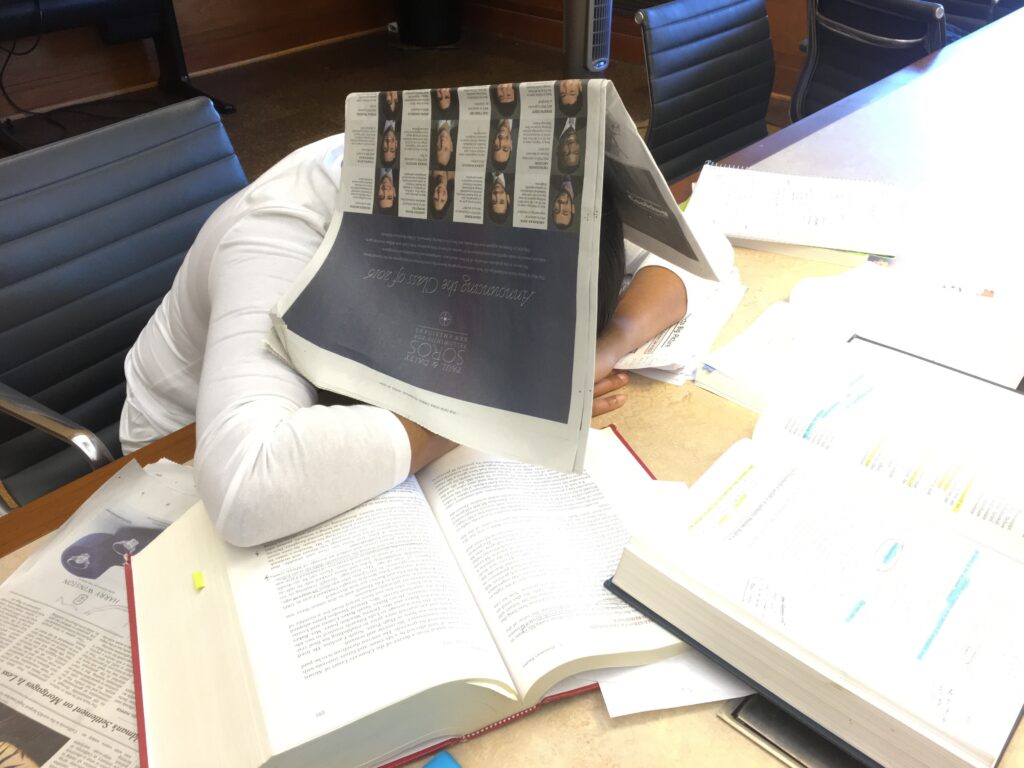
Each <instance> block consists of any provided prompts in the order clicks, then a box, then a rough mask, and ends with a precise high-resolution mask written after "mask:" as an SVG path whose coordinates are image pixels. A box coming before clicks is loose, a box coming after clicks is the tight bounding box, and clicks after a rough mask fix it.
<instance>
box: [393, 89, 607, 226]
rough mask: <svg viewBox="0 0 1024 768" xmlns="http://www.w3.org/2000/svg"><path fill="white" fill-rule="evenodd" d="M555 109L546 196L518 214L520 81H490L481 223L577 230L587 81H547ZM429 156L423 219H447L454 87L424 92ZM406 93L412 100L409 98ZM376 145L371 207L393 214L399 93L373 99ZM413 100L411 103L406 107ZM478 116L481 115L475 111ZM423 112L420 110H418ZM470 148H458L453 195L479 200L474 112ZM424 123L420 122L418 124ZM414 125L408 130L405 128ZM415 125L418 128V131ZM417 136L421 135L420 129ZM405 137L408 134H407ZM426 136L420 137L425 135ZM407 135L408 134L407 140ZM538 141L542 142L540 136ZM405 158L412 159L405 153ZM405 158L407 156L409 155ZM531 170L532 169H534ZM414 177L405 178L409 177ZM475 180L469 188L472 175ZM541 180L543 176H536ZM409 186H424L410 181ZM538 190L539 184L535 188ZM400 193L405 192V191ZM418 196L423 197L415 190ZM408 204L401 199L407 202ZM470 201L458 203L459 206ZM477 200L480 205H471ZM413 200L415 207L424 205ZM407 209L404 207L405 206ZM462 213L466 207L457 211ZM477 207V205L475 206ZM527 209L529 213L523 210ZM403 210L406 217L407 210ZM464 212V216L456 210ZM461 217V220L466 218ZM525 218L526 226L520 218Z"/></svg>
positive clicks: (418, 167) (454, 139) (455, 133)
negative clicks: (458, 182) (459, 178)
mask: <svg viewBox="0 0 1024 768" xmlns="http://www.w3.org/2000/svg"><path fill="white" fill-rule="evenodd" d="M552 88H553V97H554V114H553V119H552V123H551V125H552V133H551V136H550V145H551V146H550V181H549V189H548V195H547V202H546V206H547V210H546V211H544V210H542V209H541V205H540V203H541V201H540V199H539V198H538V197H537V196H534V197H533V198H532V203H531V205H530V206H529V208H524V209H523V211H520V216H519V218H518V219H517V218H516V216H515V210H516V209H515V206H516V156H517V150H518V149H519V144H520V128H521V122H522V118H523V114H522V109H523V105H522V103H521V99H520V85H519V84H518V83H499V84H497V85H492V86H489V88H488V95H489V108H490V117H489V121H488V126H487V131H488V133H487V144H486V160H485V163H484V167H483V170H484V173H483V179H482V182H483V183H482V187H483V189H482V195H483V201H482V202H483V218H482V220H483V222H484V223H485V224H489V225H494V226H511V225H513V223H517V224H518V225H519V226H531V227H533V228H536V227H538V226H541V227H546V228H548V229H556V230H564V231H569V232H578V231H579V217H578V216H577V210H578V209H579V206H578V204H577V200H578V199H579V195H580V193H581V191H582V185H583V179H584V171H583V169H584V164H585V155H586V132H587V106H586V101H587V94H586V81H581V80H558V81H555V82H554V83H553V84H552ZM429 94H430V128H429V134H430V135H429V161H428V163H427V175H428V178H427V192H426V197H427V199H426V200H425V201H424V202H425V207H426V214H427V218H429V219H435V220H439V221H452V219H453V210H455V196H456V194H457V192H456V175H457V174H458V172H459V168H458V165H459V150H460V147H459V114H460V113H459V89H457V88H434V89H431V90H430V92H429ZM410 98H411V97H410ZM378 99H379V101H378V110H377V114H378V118H377V147H376V162H375V170H376V172H375V179H374V183H375V187H374V200H373V212H374V213H377V214H384V215H397V214H398V211H399V190H400V188H401V185H400V184H399V175H400V173H401V166H402V114H403V112H402V106H403V105H402V101H403V93H402V92H401V91H383V92H381V93H380V94H379V96H378ZM411 103H412V102H410V104H411ZM477 114H479V113H477ZM424 116H425V115H424ZM473 119H474V124H473V126H472V128H473V130H472V131H471V134H472V135H473V136H479V138H478V139H476V138H474V139H473V140H472V141H470V139H467V141H470V143H472V144H473V145H474V146H469V145H467V147H465V148H463V154H465V153H466V152H469V153H470V155H468V156H466V157H463V158H462V160H463V166H464V169H463V172H464V173H466V174H470V175H468V176H466V178H465V179H463V180H462V181H463V182H466V184H465V185H464V187H463V189H462V191H460V192H458V194H459V195H463V196H464V195H465V194H466V190H467V189H469V188H472V189H473V192H472V199H475V200H479V198H478V197H477V195H479V194H481V192H480V191H478V190H480V186H479V185H480V170H481V166H480V162H481V160H482V159H483V157H482V154H483V151H484V147H483V145H482V141H483V135H481V134H480V133H479V131H478V130H477V126H478V125H479V124H478V123H476V120H477V119H478V118H477V117H474V118H473ZM421 125H422V124H421ZM410 130H412V129H410ZM417 130H423V129H422V128H419V129H417ZM421 135H422V134H421ZM410 136H411V134H410ZM424 138H426V137H425V136H424ZM411 140H412V139H410V141H411ZM530 141H531V144H530V150H531V151H532V152H535V151H536V150H537V149H541V151H544V149H543V143H540V144H538V143H537V137H536V134H534V137H533V138H531V140H530ZM542 141H543V140H542ZM410 157H411V156H410ZM407 159H408V158H407ZM422 169H423V165H422V164H420V163H416V164H414V167H411V168H409V169H407V170H409V171H410V173H412V172H415V174H416V176H419V175H420V174H421V173H422V172H423V171H422ZM535 170H536V168H534V171H535ZM534 176H535V174H531V179H532V180H531V185H532V186H533V187H534V189H535V192H534V195H536V192H537V191H539V190H536V181H537V179H535V178H534ZM413 178H414V176H409V178H408V179H407V180H406V181H407V182H411V181H412V180H413ZM471 179H475V180H476V181H474V182H473V183H472V186H469V184H470V180H471ZM541 183H542V184H545V182H544V181H541ZM411 188H412V189H417V190H418V189H422V187H420V186H419V182H416V183H415V184H414V185H413V186H412V187H411ZM541 188H543V187H541ZM404 194H411V193H410V191H409V190H406V191H405V193H404ZM417 194H421V193H418V192H417ZM408 202H409V201H407V203H408ZM467 202H469V200H468V199H463V200H462V205H463V206H465V204H466V203H467ZM477 204H479V203H477ZM421 205H422V203H417V205H416V206H414V208H412V209H410V210H414V209H418V210H420V211H422V210H423V208H421V207H420V206H421ZM405 209H406V206H403V211H404V210H405ZM462 210H463V211H465V208H464V207H463V209H462ZM479 210H480V209H479V208H477V211H479ZM528 211H529V213H528ZM405 215H408V214H405ZM461 215H462V216H463V217H464V216H465V213H463V214H461ZM460 220H465V219H464V218H462V219H460ZM528 220H530V221H531V223H530V224H525V223H523V222H525V221H528Z"/></svg>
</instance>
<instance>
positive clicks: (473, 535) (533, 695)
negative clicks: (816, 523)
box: [420, 429, 682, 703]
mask: <svg viewBox="0 0 1024 768" xmlns="http://www.w3.org/2000/svg"><path fill="white" fill-rule="evenodd" d="M420 480H421V483H422V485H423V490H424V493H425V495H426V496H427V498H428V499H429V500H430V504H431V506H432V507H433V509H434V511H435V513H436V515H437V517H438V520H439V522H440V524H441V527H442V529H443V530H444V534H445V536H446V538H447V540H448V542H449V544H450V546H451V547H452V550H453V551H454V553H455V557H456V559H457V561H458V562H459V564H460V567H461V569H462V571H463V573H465V574H466V578H467V580H468V581H469V583H470V586H471V588H472V589H473V591H474V594H475V596H476V600H477V603H478V604H479V605H480V609H481V612H482V613H483V615H484V617H485V618H486V620H487V622H488V624H489V625H490V627H491V631H492V633H493V635H494V637H495V640H496V642H497V644H498V647H499V648H500V649H501V652H502V655H503V657H504V659H505V661H506V664H507V665H508V667H509V669H510V670H511V672H512V675H513V678H514V679H515V681H516V685H517V687H518V688H519V690H520V691H523V692H524V693H526V700H527V702H528V703H534V702H535V701H536V700H537V699H539V698H540V696H542V695H543V694H544V693H545V692H546V691H547V689H548V688H549V687H551V685H553V684H554V683H555V682H556V681H557V680H559V679H561V678H562V677H567V676H569V675H571V674H575V673H576V672H580V671H582V670H586V669H594V668H598V667H604V666H627V665H630V664H639V663H644V662H648V661H653V660H654V659H656V658H660V657H664V656H667V655H669V654H670V653H673V652H677V651H678V650H679V649H680V648H681V647H682V646H681V644H680V643H679V641H678V640H676V639H675V638H674V637H673V636H671V635H670V634H669V633H667V632H666V631H665V630H663V629H661V628H660V627H658V626H656V625H654V624H653V623H652V622H650V621H648V620H647V619H645V618H643V617H642V616H640V615H639V614H638V613H636V612H635V611H634V610H633V609H632V608H630V607H629V606H627V605H626V604H624V603H623V602H621V601H620V600H618V599H617V598H616V597H615V596H614V595H612V594H610V593H609V592H607V591H606V590H605V589H604V588H603V587H602V584H603V583H604V581H605V579H607V578H608V577H609V576H610V575H611V573H612V571H614V569H615V564H616V563H617V562H618V558H619V555H620V554H621V553H622V547H623V545H624V544H625V543H626V540H627V539H628V538H629V529H628V527H627V526H628V524H629V518H630V517H631V515H629V514H628V513H627V512H626V510H630V509H638V510H643V509H645V508H646V507H648V506H649V505H650V504H654V503H655V502H654V501H653V500H651V499H650V498H649V497H648V493H653V491H651V487H652V486H654V485H655V484H656V483H655V481H653V480H652V479H651V478H650V476H649V475H648V474H647V472H646V470H645V469H644V468H643V466H642V465H641V464H640V463H639V462H638V461H637V460H636V458H634V457H633V455H632V454H631V453H630V452H629V450H628V449H627V448H626V447H625V446H624V445H623V443H622V442H621V441H620V440H619V438H618V437H617V436H616V435H615V434H614V433H613V432H612V430H610V429H606V430H592V431H591V436H590V438H589V441H588V449H587V468H586V471H585V473H583V474H577V475H570V474H563V473H560V472H555V471H552V470H547V469H544V468H542V467H536V466H530V465H526V464H520V463H517V462H511V461H506V460H502V459H499V458H497V457H494V456H487V455H484V454H480V453H477V452H473V451H469V450H468V449H459V451H458V452H453V453H451V454H449V455H448V456H445V457H443V458H441V459H439V460H438V461H436V462H434V463H433V464H432V465H430V467H428V468H427V469H426V470H424V471H422V472H420ZM661 498H662V499H663V497H661ZM660 503H662V504H663V503H664V502H663V501H661V502H660ZM639 514H640V513H639V512H638V513H637V515H636V516H639Z"/></svg>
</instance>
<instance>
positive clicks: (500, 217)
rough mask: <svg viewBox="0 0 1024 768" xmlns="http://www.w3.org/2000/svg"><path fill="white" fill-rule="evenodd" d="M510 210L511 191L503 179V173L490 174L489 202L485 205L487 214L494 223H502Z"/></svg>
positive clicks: (506, 218)
mask: <svg viewBox="0 0 1024 768" xmlns="http://www.w3.org/2000/svg"><path fill="white" fill-rule="evenodd" d="M511 210H512V192H511V190H509V184H508V182H507V181H506V179H505V174H504V173H500V172H499V173H492V174H491V194H490V202H489V204H488V205H487V214H488V216H489V217H490V219H491V221H493V222H494V223H495V224H504V223H505V222H507V221H508V216H509V212H510V211H511Z"/></svg>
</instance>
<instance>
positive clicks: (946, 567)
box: [631, 440, 1024, 765]
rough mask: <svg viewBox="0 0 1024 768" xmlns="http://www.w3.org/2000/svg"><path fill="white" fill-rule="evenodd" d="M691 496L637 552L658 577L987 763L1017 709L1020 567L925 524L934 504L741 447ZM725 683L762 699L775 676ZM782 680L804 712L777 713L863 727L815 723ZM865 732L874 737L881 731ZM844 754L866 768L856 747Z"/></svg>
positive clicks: (813, 705) (821, 704)
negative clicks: (686, 583)
mask: <svg viewBox="0 0 1024 768" xmlns="http://www.w3.org/2000/svg"><path fill="white" fill-rule="evenodd" d="M691 490H692V493H691V497H690V501H691V503H690V504H689V505H688V506H687V509H686V513H685V514H684V515H683V516H682V517H683V518H684V519H683V520H681V521H680V523H679V525H678V530H679V531H685V535H682V536H679V537H676V536H673V535H670V534H671V533H672V532H671V531H670V530H666V531H664V532H663V536H662V537H661V538H660V539H649V540H647V541H646V543H645V546H647V547H650V548H653V549H654V550H656V551H659V552H662V553H663V556H664V559H665V561H666V562H671V563H673V565H672V566H671V567H672V569H673V572H676V573H678V572H679V571H680V570H684V571H685V573H686V578H687V579H690V580H692V581H693V582H695V583H699V584H700V585H701V589H702V590H704V593H705V594H708V595H710V594H713V595H715V597H714V602H715V605H716V606H718V605H721V606H725V605H726V604H729V605H731V606H733V608H734V609H735V610H736V611H739V613H733V615H737V616H740V617H741V620H742V621H743V622H744V623H745V624H747V625H748V626H751V627H754V628H755V630H756V632H757V633H758V634H759V635H761V636H762V637H763V638H764V642H765V643H766V644H768V643H772V644H776V645H778V646H779V647H781V648H782V649H783V650H786V651H788V652H789V653H792V654H793V655H794V656H795V657H796V659H797V660H798V661H800V662H801V663H802V664H804V665H807V666H808V667H810V668H813V669H815V670H817V671H818V672H823V673H824V674H825V675H826V676H827V677H829V678H831V679H832V680H833V681H834V688H833V690H835V691H837V692H838V691H839V690H840V689H844V688H845V689H849V690H852V691H854V692H855V694H856V695H857V696H858V697H859V698H860V699H862V700H864V701H865V702H867V703H868V705H870V706H872V707H874V708H877V709H879V710H881V711H882V712H884V713H888V714H890V715H892V716H893V717H895V718H897V719H898V720H899V721H901V722H904V723H909V724H911V726H912V727H913V728H914V729H916V730H918V731H921V732H924V733H925V734H927V735H928V737H929V738H932V739H934V740H936V741H938V742H939V743H941V744H943V745H944V747H945V748H947V749H949V750H951V751H953V752H954V753H960V754H963V753H969V754H971V755H973V756H974V759H975V760H977V761H978V762H977V764H984V765H989V764H991V762H992V761H994V757H995V756H996V755H998V754H999V751H1000V749H1001V747H1002V745H1003V744H1004V743H1005V741H1006V738H1007V736H1008V734H1009V733H1010V732H1011V731H1012V728H1013V725H1014V722H1015V720H1016V718H1017V715H1018V714H1019V712H1020V711H1021V705H1022V704H1024V693H1022V691H1024V655H1022V654H1021V651H1020V644H1019V643H1017V642H1016V638H1017V636H1018V635H1019V631H1020V616H1021V615H1024V593H1022V592H1021V591H1020V590H1016V589H1007V588H1006V585H1008V584H1017V583H1019V582H1020V579H1021V576H1022V575H1024V574H1022V567H1021V564H1020V563H1019V562H1016V561H1014V560H1012V559H1010V558H1007V557H1004V556H1003V555H1000V554H999V553H997V552H994V551H992V550H990V549H988V548H987V547H985V546H984V545H983V544H980V543H978V542H977V541H975V540H972V539H970V538H967V537H964V536H961V535H959V534H957V533H956V532H954V531H953V530H951V529H949V528H947V527H945V526H943V525H942V524H935V523H936V520H937V519H938V520H941V518H940V517H938V515H937V510H936V508H937V507H939V506H940V504H939V502H937V501H936V500H935V499H931V498H927V497H924V496H921V495H919V494H916V493H914V492H913V491H911V490H910V489H908V488H906V487H904V486H900V485H895V484H891V483H888V482H886V481H885V480H884V479H882V478H881V477H879V476H877V475H872V474H871V473H868V472H865V471H863V470H860V469H857V468H856V467H854V468H844V467H839V466H836V465H834V464H832V463H828V462H820V461H819V462H799V463H794V462H793V461H792V460H791V459H790V458H789V457H786V456H784V455H783V456H780V455H779V454H778V453H777V452H775V451H773V450H771V448H770V447H769V448H766V447H764V446H758V445H757V443H756V440H755V441H754V442H751V441H749V440H744V441H741V442H740V443H737V444H736V445H734V446H733V447H732V448H730V449H729V450H728V451H727V452H726V454H724V455H723V457H722V458H720V459H719V460H718V461H717V462H716V463H715V464H714V465H713V466H712V468H711V469H710V470H709V471H708V472H707V473H705V475H704V476H702V477H701V478H700V480H698V482H697V483H695V484H694V486H693V488H692V489H691ZM666 545H667V547H669V548H667V547H666ZM631 546H632V545H631ZM723 609H724V608H723ZM730 610H732V609H730ZM708 646H709V647H712V648H713V649H716V646H715V645H711V644H710V643H708ZM751 650H752V652H753V653H754V655H755V656H756V655H758V654H757V653H756V650H755V649H751ZM725 658H726V660H727V661H730V662H731V663H735V659H730V658H728V656H726V657H725ZM740 669H741V671H743V672H745V673H747V674H749V675H751V676H752V677H753V678H754V679H756V680H759V681H760V682H762V683H765V679H764V675H766V674H779V673H780V670H777V669H776V670H774V672H769V671H768V670H766V669H751V668H744V667H743V666H742V665H741V666H740ZM781 674H783V675H786V674H787V673H786V671H785V670H781ZM788 674H789V676H790V677H791V678H792V681H791V682H790V683H789V688H790V690H789V693H790V694H792V695H795V696H797V697H801V696H803V697H805V698H804V701H802V702H799V701H793V700H792V699H791V698H790V697H789V696H787V695H784V696H783V697H784V698H786V699H787V700H788V701H790V703H791V704H794V705H795V706H797V707H798V708H801V709H803V711H804V712H805V713H806V714H808V715H809V716H812V717H814V718H815V719H819V717H820V716H825V717H829V716H838V717H840V718H843V717H846V718H848V719H855V720H857V721H858V722H859V723H860V725H864V724H865V723H866V722H867V723H869V724H868V726H867V727H868V728H869V730H870V728H871V727H872V726H871V725H870V722H869V721H868V720H866V719H865V718H863V717H860V718H858V717H857V715H856V713H854V712H853V711H845V712H842V713H832V714H831V715H829V714H827V713H826V709H827V707H829V706H835V704H834V703H832V704H830V703H829V701H828V699H827V698H824V697H825V696H826V693H819V694H818V695H820V696H821V697H822V699H819V700H817V701H815V698H814V696H815V694H814V693H813V690H812V689H805V690H803V691H799V688H800V686H801V683H800V677H799V676H798V675H797V673H795V672H793V671H792V670H790V671H789V673H788ZM805 678H806V679H807V680H810V679H811V678H810V677H809V675H805ZM767 687H769V688H770V689H772V690H775V688H772V686H771V685H768V686H767ZM794 687H795V688H796V689H797V692H796V693H794V692H793V689H794ZM780 693H781V691H780ZM806 697H810V698H806ZM874 720H875V725H874V727H875V728H879V729H880V730H878V731H876V732H877V733H881V732H883V731H882V729H884V730H888V729H885V728H884V726H879V725H878V722H877V718H874ZM819 722H821V723H822V725H823V726H824V727H826V728H830V723H829V722H828V721H827V720H825V721H821V720H819ZM835 725H838V726H839V727H838V728H830V729H831V730H833V732H836V733H838V734H839V735H840V736H844V733H846V732H848V731H849V723H846V724H843V723H838V722H837V723H835ZM894 743H895V746H896V747H900V746H901V745H902V747H903V748H904V749H909V747H907V746H906V742H902V743H901V742H900V741H896V742H894ZM854 746H856V747H857V748H859V749H862V750H864V751H865V752H866V753H867V754H868V755H869V756H874V757H875V759H880V758H879V757H878V753H877V751H876V752H875V753H874V754H873V753H872V749H871V745H870V744H863V743H861V744H857V743H854ZM917 758H918V759H922V758H921V756H920V754H918V755H917ZM882 762H883V763H884V762H886V761H885V760H882ZM931 764H932V765H935V764H939V763H938V762H935V763H931ZM943 764H952V763H943Z"/></svg>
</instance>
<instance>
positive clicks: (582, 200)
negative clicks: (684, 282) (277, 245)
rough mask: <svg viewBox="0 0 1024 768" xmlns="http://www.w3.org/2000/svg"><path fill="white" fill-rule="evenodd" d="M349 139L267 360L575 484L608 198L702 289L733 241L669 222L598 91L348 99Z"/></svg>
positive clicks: (621, 118) (657, 187) (550, 87)
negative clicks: (325, 213)
mask: <svg viewBox="0 0 1024 768" xmlns="http://www.w3.org/2000/svg"><path fill="white" fill-rule="evenodd" d="M570 86H571V87H570ZM345 129H346V138H345V146H346V149H345V160H344V164H343V166H342V175H341V185H340V188H339V192H338V199H337V206H336V211H335V215H334V218H333V220H332V222H331V225H330V228H329V230H328V233H327V235H326V237H325V238H324V243H323V245H322V246H321V248H320V250H319V251H318V252H317V254H316V255H315V256H314V258H313V260H312V261H311V262H310V264H309V266H308V268H307V269H306V271H305V272H304V273H303V274H302V276H301V277H300V278H299V280H297V281H296V283H295V285H294V286H292V288H291V289H290V290H289V291H288V292H287V293H286V294H285V295H284V296H283V297H282V299H281V300H280V302H279V304H278V305H277V307H276V308H275V310H274V312H273V315H274V321H275V335H276V339H274V340H272V341H271V345H272V347H273V348H274V349H275V351H277V352H278V354H281V355H282V356H283V357H285V359H286V360H288V361H289V362H290V364H291V365H292V366H293V367H295V368H296V370H298V371H299V372H300V373H302V374H303V375H304V376H305V377H306V378H308V379H309V380H310V381H312V382H313V383H314V384H316V386H318V387H320V388H323V389H327V390H331V391H335V392H339V393H341V394H344V395H348V396H351V397H354V398H356V399H359V400H362V401H364V402H367V403H371V404H373V405H378V406H381V407H384V408H387V409H389V410H391V411H393V412H395V413H398V414H401V415H403V416H405V417H407V418H409V419H411V420H413V421H415V422H417V423H419V424H422V425H423V426H425V427H427V428H428V429H430V430H433V431H434V432H437V433H439V434H442V435H444V436H445V437H448V438H451V439H452V440H455V441H456V442H458V443H460V444H462V445H468V446H471V447H473V448H477V449H479V450H485V451H488V452H492V453H497V454H500V455H503V456H509V457H512V458H517V459H520V460H524V461H530V462H532V463H535V464H541V465H544V466H548V467H551V468H554V469H561V470H566V471H568V470H576V471H579V470H580V468H581V467H582V464H583V457H584V450H585V446H586V437H587V429H588V427H589V423H590V411H591V402H592V396H593V385H594V380H593V379H594V345H595V336H596V330H595V329H596V323H597V320H596V307H597V269H598V248H599V241H600V229H601V212H602V211H601V209H602V199H603V197H602V195H603V190H604V188H605V187H608V188H609V189H610V191H611V193H612V194H613V196H614V199H615V201H616V207H617V209H618V211H619V214H620V216H621V218H622V222H623V229H624V234H625V237H626V238H627V239H628V240H630V241H632V242H633V243H635V244H637V245H638V246H640V247H642V248H646V249H648V250H650V251H652V252H653V253H656V254H657V255H659V256H661V257H662V258H665V259H668V260H669V261H672V262H674V263H676V264H678V265H681V266H682V267H684V268H685V269H687V270H689V271H690V272H692V273H693V274H695V275H697V276H699V277H703V278H709V279H717V278H718V276H719V275H721V274H723V273H725V272H728V271H729V269H730V268H731V266H732V249H731V246H730V245H729V243H728V241H727V240H726V239H725V237H724V236H723V235H721V234H720V233H718V232H716V231H714V230H712V229H709V228H708V227H706V226H704V225H701V224H700V222H699V221H696V220H691V219H690V218H686V217H684V215H683V214H682V213H681V212H680V211H679V208H678V206H677V205H676V203H675V201H674V199H673V197H672V194H671V192H670V190H669V188H668V185H667V184H666V183H665V180H664V178H663V177H662V175H661V173H660V172H659V171H658V168H657V166H656V165H655V163H654V161H653V159H652V158H651V155H650V153H649V152H648V150H647V147H646V146H645V144H644V142H643V139H642V138H641V137H640V135H639V134H638V133H637V130H636V126H635V125H634V123H633V121H632V120H631V119H630V118H629V115H628V114H627V112H626V110H625V108H624V107H623V105H622V101H621V99H620V98H619V96H618V94H617V93H616V91H615V87H614V86H613V85H612V83H611V82H610V81H608V80H591V81H575V80H574V81H560V82H540V83H506V84H502V85H496V86H490V87H488V86H478V87H468V88H451V89H449V88H439V89H435V90H417V91H401V92H397V91H387V92H382V93H376V92H374V93H355V94H351V95H349V97H348V98H347V99H346V102H345Z"/></svg>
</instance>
